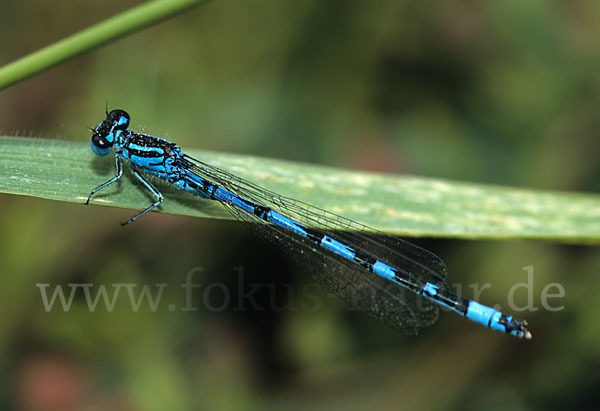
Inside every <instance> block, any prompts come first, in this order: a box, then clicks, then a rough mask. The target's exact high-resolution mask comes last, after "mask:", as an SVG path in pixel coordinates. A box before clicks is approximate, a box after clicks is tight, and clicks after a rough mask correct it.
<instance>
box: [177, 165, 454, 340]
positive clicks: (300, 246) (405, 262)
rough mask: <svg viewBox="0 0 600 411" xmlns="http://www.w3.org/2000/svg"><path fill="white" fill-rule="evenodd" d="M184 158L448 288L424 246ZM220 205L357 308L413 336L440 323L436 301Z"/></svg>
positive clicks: (258, 199) (228, 184) (249, 195)
mask: <svg viewBox="0 0 600 411" xmlns="http://www.w3.org/2000/svg"><path fill="white" fill-rule="evenodd" d="M184 159H185V161H182V163H181V164H180V166H181V167H183V168H185V169H186V170H187V171H188V172H190V173H192V174H194V175H197V176H199V177H201V178H203V179H205V180H208V181H210V182H212V183H215V184H217V185H219V186H221V187H222V188H224V189H226V190H228V191H230V192H232V193H234V194H235V195H237V196H239V197H242V198H244V199H246V200H250V201H252V202H254V203H256V204H258V205H261V206H265V207H269V208H271V209H273V210H275V211H277V212H278V213H280V214H282V215H284V216H286V217H288V218H290V219H292V220H294V221H296V222H298V223H301V224H304V225H306V226H308V227H311V228H313V229H316V230H317V231H320V232H322V233H327V235H328V236H330V237H332V238H335V239H337V240H338V241H340V242H342V243H344V244H346V245H348V246H350V247H352V248H354V249H356V250H360V251H361V252H362V253H363V254H366V255H368V256H369V257H372V258H376V259H378V260H381V261H383V262H385V263H386V264H389V265H391V266H393V267H395V268H397V269H398V272H399V275H401V276H403V277H404V278H406V279H408V280H414V279H420V280H423V281H427V282H430V283H433V284H436V285H439V286H440V287H445V286H446V281H447V269H446V265H445V264H444V262H443V261H442V260H441V259H440V258H439V257H437V256H436V255H435V254H432V253H431V252H429V251H427V250H425V249H423V248H420V247H418V246H416V245H414V244H411V243H409V242H407V241H403V240H401V239H399V238H396V237H393V236H390V235H387V234H384V233H381V232H378V231H376V230H374V229H372V228H370V227H367V226H365V225H362V224H360V223H357V222H354V221H352V220H349V219H347V218H344V217H341V216H338V215H336V214H333V213H330V212H328V211H325V210H322V209H319V208H317V207H314V206H311V205H309V204H307V203H304V202H301V201H298V200H294V199H291V198H288V197H284V196H280V195H278V194H276V193H274V192H272V191H269V190H266V189H264V188H262V187H260V186H257V185H256V184H254V183H251V182H249V181H246V180H244V179H242V178H240V177H238V176H235V175H233V174H231V173H228V172H226V171H224V170H221V169H219V168H216V167H213V166H211V165H209V164H206V163H203V162H200V161H198V160H195V159H193V158H192V157H189V156H187V155H184ZM222 204H223V205H224V206H225V207H226V208H227V209H228V210H229V211H230V212H231V213H232V214H233V215H234V216H235V217H236V218H237V219H239V220H241V221H244V222H247V223H250V224H248V226H249V227H250V228H251V229H252V230H253V231H255V232H257V233H258V234H259V235H261V236H262V237H265V238H267V239H268V240H269V241H270V242H272V243H274V244H275V245H276V246H278V247H279V248H280V249H282V250H283V251H284V252H285V253H286V254H288V255H290V256H291V257H292V258H293V259H295V260H298V261H300V262H302V263H303V266H304V267H308V268H309V269H310V271H311V272H312V275H313V277H314V278H315V279H316V280H317V281H319V282H321V283H322V284H323V285H324V286H325V287H326V288H327V289H328V290H329V291H331V292H332V293H333V294H335V295H337V296H338V297H340V298H341V299H343V300H344V301H347V302H348V303H350V305H351V306H352V307H354V308H355V309H357V310H360V311H363V312H365V313H367V314H369V315H370V316H372V317H374V318H376V319H378V320H380V321H382V322H384V323H386V324H388V325H389V326H391V327H393V328H395V329H399V330H401V331H403V332H405V333H410V334H414V333H416V332H417V331H418V329H419V328H420V327H425V326H429V325H431V324H433V323H434V322H435V321H436V320H437V317H438V307H437V305H435V304H434V303H432V302H430V301H428V300H426V299H424V298H422V297H420V296H418V295H416V294H414V293H413V292H411V291H409V290H407V289H406V288H404V287H402V286H399V285H397V284H395V283H393V282H391V281H389V280H386V279H384V278H382V277H380V276H378V275H375V274H373V273H370V272H368V271H367V270H365V269H363V268H361V267H360V266H358V265H357V264H355V263H353V262H351V261H348V260H346V259H344V258H342V257H340V256H338V255H336V254H334V253H331V252H328V251H326V250H325V249H323V248H321V247H319V246H318V245H316V244H314V243H313V242H312V241H310V240H308V239H306V238H304V237H302V236H299V235H296V234H294V233H292V232H290V231H288V230H285V229H284V228H281V227H279V226H277V225H275V224H268V223H266V222H265V221H264V220H262V219H261V218H259V217H258V216H256V215H254V214H250V213H247V212H245V211H243V210H241V209H238V208H237V207H235V206H232V205H230V204H227V203H222Z"/></svg>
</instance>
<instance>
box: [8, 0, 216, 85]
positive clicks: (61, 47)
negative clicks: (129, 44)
mask: <svg viewBox="0 0 600 411" xmlns="http://www.w3.org/2000/svg"><path fill="white" fill-rule="evenodd" d="M207 1H208V0H157V1H151V2H148V3H145V4H142V5H140V6H138V7H135V8H133V9H131V10H127V11H126V12H123V13H121V14H119V15H117V16H115V17H112V18H110V19H107V20H105V21H103V22H101V23H98V24H96V25H94V26H92V27H89V28H87V29H85V30H82V31H80V32H79V33H76V34H74V35H72V36H69V37H67V38H66V39H63V40H61V41H58V42H56V43H54V44H52V45H50V46H48V47H46V48H43V49H41V50H38V51H36V52H35V53H32V54H30V55H28V56H25V57H23V58H21V59H19V60H17V61H15V62H13V63H10V64H8V65H6V66H4V67H2V68H0V90H2V89H4V88H6V87H8V86H10V85H13V84H15V83H18V82H19V81H21V80H24V79H26V78H28V77H31V76H33V75H35V74H38V73H40V72H42V71H44V70H47V69H49V68H51V67H54V66H56V65H58V64H60V63H62V62H64V61H66V60H68V59H70V58H73V57H75V56H78V55H79V54H81V53H83V52H86V51H89V50H92V49H94V48H96V47H99V46H101V45H103V44H105V43H108V42H109V41H112V40H116V39H118V38H120V37H123V36H125V35H127V34H130V33H133V32H135V31H137V30H141V29H143V28H145V27H147V26H150V25H152V24H156V23H159V22H161V21H163V20H165V19H167V18H169V17H171V16H174V15H176V14H179V13H182V12H184V11H186V10H188V9H190V8H192V7H195V6H198V5H200V4H202V3H206V2H207Z"/></svg>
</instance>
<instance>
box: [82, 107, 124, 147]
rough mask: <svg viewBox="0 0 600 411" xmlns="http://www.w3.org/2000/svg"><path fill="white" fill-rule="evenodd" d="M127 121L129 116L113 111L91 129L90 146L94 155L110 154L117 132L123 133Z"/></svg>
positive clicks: (121, 111)
mask: <svg viewBox="0 0 600 411" xmlns="http://www.w3.org/2000/svg"><path fill="white" fill-rule="evenodd" d="M129 119H130V117H129V114H127V112H126V111H124V110H113V111H111V112H110V113H108V114H107V115H106V118H105V119H104V120H102V122H101V123H100V124H98V126H97V127H96V128H95V129H93V134H92V139H91V141H90V145H91V146H92V150H93V151H94V153H96V154H98V155H101V156H104V155H106V154H108V153H110V150H111V149H112V147H113V145H114V144H115V140H116V136H117V134H118V132H119V131H124V130H125V129H127V127H128V126H129Z"/></svg>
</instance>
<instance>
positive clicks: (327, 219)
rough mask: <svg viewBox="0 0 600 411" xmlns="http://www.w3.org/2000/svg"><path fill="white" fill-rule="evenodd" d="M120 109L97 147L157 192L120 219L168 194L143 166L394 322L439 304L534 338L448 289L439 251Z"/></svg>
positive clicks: (428, 313) (413, 321) (420, 316)
mask: <svg viewBox="0 0 600 411" xmlns="http://www.w3.org/2000/svg"><path fill="white" fill-rule="evenodd" d="M129 122H130V117H129V114H127V113H126V112H125V111H123V110H113V111H111V112H110V113H106V118H105V119H104V120H103V121H102V122H101V123H100V124H98V126H97V127H96V128H95V129H93V135H92V139H91V146H92V150H93V151H94V153H96V154H99V155H106V154H108V153H109V152H110V151H111V150H112V149H113V147H114V149H115V160H116V169H117V170H116V171H117V174H116V176H115V177H113V178H111V179H110V180H108V181H107V182H106V183H104V184H102V185H100V186H98V187H96V188H95V189H94V190H92V192H91V193H90V195H89V197H88V199H87V201H86V204H88V203H89V201H90V199H91V198H92V196H93V195H94V194H95V193H97V192H98V191H99V190H101V189H103V188H104V187H106V186H108V185H109V184H112V183H114V182H115V181H117V180H118V179H119V178H121V176H122V175H123V160H128V162H129V167H130V169H131V172H132V174H133V175H134V176H135V177H136V178H137V179H138V180H139V181H140V182H141V183H142V184H143V185H144V186H145V187H146V188H147V189H148V190H149V191H150V192H151V193H152V195H153V196H154V198H155V202H154V203H153V204H151V205H150V206H149V207H147V208H146V209H145V210H143V211H141V212H140V213H138V214H137V215H135V216H134V217H133V218H131V219H130V220H129V221H127V222H125V223H123V225H126V224H130V223H132V222H134V221H135V220H137V219H138V218H140V217H141V216H143V215H144V214H146V213H147V212H148V211H150V210H152V209H154V208H155V207H157V206H159V205H160V203H161V202H162V201H163V195H162V194H161V193H160V191H159V190H157V189H156V188H155V187H154V185H152V183H151V182H150V181H149V180H148V178H147V177H146V176H145V174H148V175H152V176H155V177H159V178H161V179H163V180H166V181H168V182H169V183H171V184H173V185H175V186H176V187H178V188H180V189H182V190H186V191H189V192H191V193H193V194H195V195H197V196H199V197H203V198H208V199H211V200H215V201H218V202H220V203H221V204H223V205H224V206H225V207H226V208H227V209H228V210H229V211H231V213H232V214H233V215H234V216H235V217H237V218H238V219H240V220H242V221H245V222H250V223H252V225H253V226H254V227H255V228H258V229H260V230H262V231H263V232H264V233H266V234H268V236H269V237H270V238H271V239H272V240H273V241H275V242H276V243H278V244H279V245H280V246H282V247H284V248H286V249H287V250H288V251H289V252H290V253H292V254H294V255H295V256H296V257H298V258H299V259H302V260H306V261H307V262H308V265H310V266H312V268H313V271H314V275H315V277H316V278H317V280H320V281H321V282H322V283H323V284H324V285H325V286H326V287H327V288H328V289H329V290H330V291H332V292H333V293H334V294H336V295H338V296H339V297H341V298H342V299H344V300H346V301H348V302H349V303H350V304H351V305H352V306H353V307H355V308H356V309H358V310H361V311H364V312H366V313H367V314H369V315H371V316H372V317H375V318H377V319H379V320H381V321H383V322H384V323H386V324H388V325H390V326H392V327H393V328H396V329H400V330H402V331H404V332H406V333H416V332H417V331H418V329H419V328H420V327H425V326H428V325H431V324H432V323H434V322H435V321H436V320H437V317H438V309H439V308H440V307H443V308H446V309H449V310H452V311H455V312H456V313H458V314H460V315H462V316H464V317H466V318H468V319H470V320H472V321H475V322H477V323H480V324H482V325H484V326H486V327H488V328H491V329H493V330H497V331H501V332H504V333H507V334H511V335H513V336H516V337H518V338H525V339H530V338H531V332H529V330H528V329H527V322H526V321H524V320H520V319H518V318H515V317H513V316H511V315H506V314H503V313H502V312H500V311H498V310H496V309H494V308H491V307H487V306H485V305H482V304H480V303H478V302H476V301H472V300H469V299H467V298H464V297H461V296H458V295H456V294H454V293H453V292H452V291H450V289H449V286H448V282H447V270H446V265H445V264H444V262H443V261H442V260H441V259H440V258H439V257H437V256H436V255H434V254H432V253H430V252H429V251H427V250H424V249H422V248H420V247H417V246H416V245H414V244H411V243H409V242H406V241H403V240H400V239H398V238H395V237H392V236H390V235H387V234H383V233H380V232H377V231H376V230H374V229H371V228H369V227H367V226H364V225H362V224H359V223H356V222H354V221H351V220H349V219H346V218H344V217H341V216H338V215H335V214H332V213H329V212H327V211H325V210H321V209H319V208H316V207H313V206H311V205H309V204H306V203H304V202H301V201H297V200H293V199H291V198H288V197H284V196H281V195H278V194H276V193H274V192H271V191H268V190H265V189H263V188H261V187H259V186H257V185H256V184H253V183H251V182H249V181H246V180H244V179H242V178H240V177H237V176H235V175H233V174H231V173H228V172H227V171H224V170H221V169H219V168H217V167H213V166H211V165H209V164H206V163H204V162H202V161H198V160H196V159H194V158H192V157H190V156H188V155H186V154H184V153H183V152H182V151H181V149H180V148H179V147H178V146H177V145H175V144H173V143H171V142H169V141H167V140H164V139H162V138H158V137H155V136H152V135H148V134H142V133H136V132H135V131H132V130H129V129H128V128H127V127H129Z"/></svg>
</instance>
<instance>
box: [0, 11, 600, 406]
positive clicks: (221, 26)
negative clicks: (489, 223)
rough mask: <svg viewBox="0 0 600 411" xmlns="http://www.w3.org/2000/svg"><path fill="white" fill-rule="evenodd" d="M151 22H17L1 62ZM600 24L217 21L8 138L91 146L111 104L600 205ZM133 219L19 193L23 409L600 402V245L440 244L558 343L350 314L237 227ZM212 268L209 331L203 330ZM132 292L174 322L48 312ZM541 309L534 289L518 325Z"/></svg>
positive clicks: (454, 17) (45, 81) (198, 21)
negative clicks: (103, 294) (584, 196)
mask: <svg viewBox="0 0 600 411" xmlns="http://www.w3.org/2000/svg"><path fill="white" fill-rule="evenodd" d="M139 3H140V2H139V1H138V2H133V1H116V0H105V1H102V2H81V1H61V2H59V3H56V2H47V1H42V0H36V1H28V2H18V1H6V0H3V1H0V8H1V10H2V13H1V14H0V45H1V47H0V64H5V63H8V62H10V61H13V60H15V59H17V58H19V57H21V56H23V55H25V54H27V53H29V52H32V51H35V50H37V49H39V48H40V47H43V46H45V45H47V44H50V43H52V42H54V41H56V40H59V39H61V38H63V37H65V36H67V35H69V34H72V33H74V32H76V31H79V30H81V29H83V28H85V27H88V26H89V25H91V24H93V23H96V22H98V21H100V20H102V19H104V18H107V17H110V16H112V15H114V14H116V13H118V12H120V11H123V10H126V9H128V8H130V7H132V6H135V5H137V4H139ZM599 23H600V3H597V2H584V1H568V2H567V1H555V2H544V1H527V2H522V1H516V0H513V1H502V2H499V1H484V2H470V1H456V0H451V1H445V2H437V1H375V2H364V1H316V0H313V1H292V0H287V1H274V0H271V1H266V0H265V1H260V0H248V1H244V2H234V1H231V0H228V1H221V0H215V1H214V2H212V3H210V4H208V5H207V6H204V7H200V8H198V9H195V10H192V11H191V12H189V13H187V14H184V15H182V16H180V17H177V18H174V19H171V20H169V21H166V22H164V23H162V24H160V25H158V26H155V27H153V28H150V29H147V30H144V31H142V32H140V33H137V34H135V35H132V36H130V37H127V38H125V39H123V40H120V41H118V42H116V43H113V44H110V45H108V46H106V47H103V48H101V49H99V50H97V51H94V52H91V53H88V54H86V55H84V56H81V57H78V58H76V59H74V60H72V61H69V62H67V63H65V64H63V65H61V66H59V67H57V68H54V69H52V70H50V71H48V72H46V73H43V74H41V75H38V76H36V77H35V78H32V79H29V80H26V81H24V82H23V83H21V84H18V85H16V86H13V87H11V88H9V89H7V90H5V91H3V92H2V93H1V94H0V128H1V129H2V130H3V134H6V135H27V136H34V137H44V138H59V139H69V140H74V141H88V139H89V134H90V133H89V130H87V129H86V127H93V126H95V125H96V124H97V123H98V122H99V121H100V120H102V118H103V114H104V108H105V104H106V103H108V106H109V108H123V109H126V110H128V111H129V112H130V113H131V114H132V128H134V129H137V130H146V131H147V132H151V133H153V134H155V135H159V136H165V137H167V138H169V139H171V140H174V141H176V142H177V143H179V144H180V145H181V146H182V147H184V148H185V147H190V148H198V149H210V150H220V151H227V152H238V153H245V154H253V155H261V156H269V157H277V158H283V159H289V160H295V161H301V162H310V163H318V164H324V165H329V166H339V167H345V168H352V169H357V170H372V171H381V172H392V173H405V174H414V175H422V176H435V177H441V178H446V179H456V180H463V181H473V182H480V183H493V184H502V185H510V186H519V187H524V188H535V189H550V190H568V191H585V192H598V188H599V183H598V181H599V177H600V162H598V156H599V148H600V144H599V140H598V131H597V130H598V128H599V126H600V116H598V114H597V113H598V107H600V76H598V72H599V70H598V68H599V67H600V24H599ZM106 161H113V160H112V159H110V158H107V159H106ZM90 189H91V187H90ZM84 194H87V193H82V195H84ZM303 200H306V201H309V202H310V198H307V199H303ZM167 201H168V199H167ZM131 215H133V211H126V210H120V209H112V208H107V207H83V206H82V205H77V204H68V203H58V202H51V201H44V200H40V199H33V198H26V197H15V196H8V195H1V196H0V226H1V227H2V229H1V231H0V261H2V277H1V278H2V280H3V285H2V287H0V378H1V381H2V384H1V386H0V407H1V408H3V409H25V410H76V409H116V410H141V409H143V410H146V409H157V410H181V409H216V410H219V409H231V408H238V409H304V408H307V407H311V408H312V409H331V408H332V407H336V408H341V409H369V408H373V407H375V406H377V407H379V408H381V409H415V410H420V409H422V410H431V409H444V410H447V409H450V410H452V409H481V408H482V407H486V408H488V409H489V408H497V409H506V408H509V407H510V408H511V409H523V410H526V409H565V408H569V409H578V408H579V409H586V408H592V407H594V406H595V405H596V404H597V403H598V401H599V400H600V390H599V388H600V375H599V374H598V369H599V368H598V367H599V366H600V344H598V342H599V340H600V324H599V318H600V317H599V316H600V302H599V298H598V295H599V293H600V282H599V281H598V278H597V277H598V274H600V254H599V253H598V248H597V247H588V246H576V245H559V244H551V243H542V242H534V241H527V242H521V241H512V242H511V241H504V242H501V241H476V242H474V241H458V240H452V241H450V240H442V239H421V240H419V241H418V243H419V244H421V245H423V246H425V247H427V248H429V249H431V250H432V251H434V252H436V253H437V254H439V255H440V256H441V257H442V258H444V260H446V263H447V264H448V266H449V268H450V274H451V281H452V282H453V283H455V284H457V285H462V287H463V295H465V296H468V297H472V296H473V292H472V289H470V288H469V287H468V286H469V285H471V284H479V286H480V287H481V285H482V284H485V283H489V284H490V288H489V289H486V290H485V291H483V293H482V295H481V297H480V301H481V302H483V303H487V304H490V305H493V304H496V303H499V304H500V305H502V306H503V307H504V308H505V309H506V310H507V311H509V312H513V313H515V314H519V315H520V316H522V317H525V318H527V319H528V321H529V323H530V326H531V329H532V331H533V334H534V339H533V340H532V341H531V342H521V341H517V340H515V339H513V338H510V337H507V336H503V335H500V334H498V333H493V332H490V331H489V330H486V329H485V328H483V327H478V326H477V325H474V324H471V323H469V322H468V321H466V320H464V319H462V318H460V317H459V316H457V315H454V314H451V313H441V315H440V319H439V321H438V323H437V324H436V325H434V326H432V327H430V328H428V329H425V330H423V332H422V333H421V334H420V335H418V336H404V335H401V334H398V333H397V332H395V331H393V330H391V329H388V328H386V327H385V326H384V325H382V324H379V323H377V322H375V321H373V320H371V319H370V318H368V317H366V316H364V315H362V314H360V313H356V312H351V311H349V310H348V309H347V308H346V306H345V305H344V304H343V303H341V302H340V301H338V300H337V299H336V298H335V297H332V296H329V295H328V294H327V293H326V292H325V291H324V290H323V289H321V288H319V287H317V286H316V285H314V284H313V283H312V281H311V279H310V277H309V276H307V275H305V274H304V272H303V271H304V270H303V269H302V267H298V266H296V265H295V264H293V263H291V262H287V261H286V260H285V259H284V258H283V257H281V256H279V254H277V252H275V251H274V250H273V249H271V248H270V247H269V245H268V244H265V243H263V242H261V241H258V240H257V239H256V238H255V237H253V236H252V235H251V234H250V233H249V232H248V231H247V230H246V229H245V228H244V227H243V226H241V225H240V224H238V223H235V222H224V221H208V220H201V219H197V218H188V217H178V216H168V215H160V214H152V215H149V216H147V217H144V219H143V220H142V221H141V222H139V223H136V224H134V225H133V226H130V227H127V228H126V229H123V228H121V227H120V225H119V221H120V220H124V219H126V218H128V217H130V216H131ZM528 266H533V268H534V277H533V286H532V288H531V290H532V294H531V298H532V299H531V301H530V303H531V304H532V305H534V306H535V307H537V310H536V311H531V310H526V311H523V312H518V311H516V310H513V309H511V308H509V307H508V297H509V294H510V291H511V289H514V287H515V285H516V284H517V283H523V282H526V281H527V273H526V271H525V270H524V269H523V267H528ZM240 267H241V268H240ZM190 272H191V273H192V279H193V282H194V283H198V284H200V287H198V288H194V289H192V293H193V304H194V306H196V307H198V310H197V311H184V310H183V309H182V308H183V307H184V306H185V305H186V291H185V289H184V288H182V287H181V284H182V283H185V282H186V277H187V276H188V273H190ZM117 283H118V284H125V283H127V284H137V285H138V286H137V288H135V289H132V290H133V292H134V294H135V296H136V298H137V297H138V296H139V294H140V292H141V288H142V287H144V286H147V287H149V290H150V291H151V292H152V294H153V295H154V296H155V297H156V294H157V290H158V288H157V287H156V284H166V286H165V287H164V292H163V294H162V296H161V300H160V303H159V305H158V308H157V309H156V310H152V309H151V308H150V307H149V306H148V304H147V303H142V304H141V308H140V309H139V310H137V311H135V310H134V309H132V307H131V305H130V300H129V298H128V295H127V293H126V290H125V289H123V290H121V294H119V297H118V298H117V300H116V303H115V306H114V309H113V310H112V311H110V310H108V309H106V308H105V305H104V303H103V302H102V301H101V302H100V303H99V304H98V307H97V308H96V309H95V310H94V311H93V312H91V311H90V309H89V307H88V305H87V303H86V300H85V297H84V293H83V291H82V289H79V290H78V291H77V292H76V293H75V297H74V299H73V301H72V305H71V308H70V309H69V310H67V311H66V312H65V311H64V310H63V309H61V308H60V306H59V303H58V301H57V302H56V303H55V304H56V305H55V306H54V308H53V309H52V310H50V311H49V312H47V311H46V310H45V308H44V302H43V299H42V297H41V291H40V287H39V286H36V285H39V284H49V286H48V288H47V290H48V291H47V292H48V293H49V294H51V293H52V292H53V291H54V289H55V287H56V286H62V287H63V290H64V291H65V293H66V294H67V297H68V294H69V292H70V290H69V288H68V285H69V284H92V285H93V287H92V289H91V290H92V291H91V295H92V297H95V296H96V290H97V289H98V287H100V286H101V285H105V286H106V287H108V291H109V296H112V292H113V289H112V288H111V285H112V284H117ZM550 283H559V284H560V285H561V286H562V287H563V288H564V290H565V296H564V298H556V299H553V300H551V305H552V306H554V307H558V306H564V309H562V310H560V311H556V312H551V311H548V310H546V309H544V308H543V307H542V306H541V296H542V292H543V290H544V288H545V287H546V286H547V285H548V284H550ZM255 289H256V291H252V290H255ZM552 292H554V290H553V291H552ZM249 295H250V297H249ZM205 297H206V298H205ZM528 297H529V296H528V295H527V292H526V291H525V289H524V288H520V289H518V290H517V291H516V292H515V301H516V303H517V306H518V307H524V306H526V305H527V304H528ZM240 301H241V303H240ZM518 307H517V308H518ZM171 308H172V309H173V310H171Z"/></svg>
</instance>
